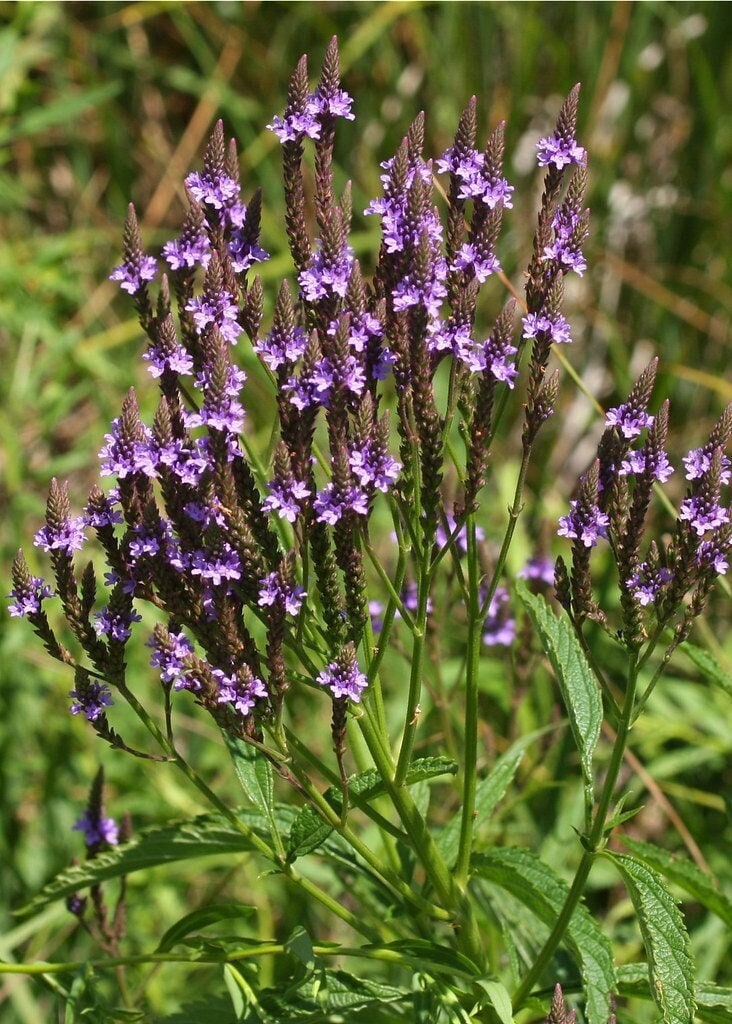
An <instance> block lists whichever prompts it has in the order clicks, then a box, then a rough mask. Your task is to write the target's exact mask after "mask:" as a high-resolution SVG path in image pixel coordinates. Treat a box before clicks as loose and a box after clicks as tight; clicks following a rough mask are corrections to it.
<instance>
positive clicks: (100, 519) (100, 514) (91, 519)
mask: <svg viewBox="0 0 732 1024" xmlns="http://www.w3.org/2000/svg"><path fill="white" fill-rule="evenodd" d="M115 505H116V500H113V499H112V496H111V495H107V497H106V498H104V499H102V500H100V503H99V505H97V506H95V507H94V508H93V509H92V508H91V507H90V506H89V505H87V507H86V508H85V509H84V523H85V525H86V526H91V527H93V528H94V529H96V530H101V529H103V528H104V527H106V526H119V525H120V523H123V522H124V516H123V515H122V513H121V512H120V511H119V509H116V508H115V507H114V506H115Z"/></svg>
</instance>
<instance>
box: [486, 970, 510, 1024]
mask: <svg viewBox="0 0 732 1024" xmlns="http://www.w3.org/2000/svg"><path fill="white" fill-rule="evenodd" d="M478 984H479V985H480V987H481V988H482V989H484V991H485V993H486V995H487V996H488V999H489V1000H490V1003H491V1006H492V1007H493V1009H494V1010H495V1011H496V1013H497V1015H498V1019H499V1020H500V1021H501V1024H514V1020H513V1007H512V1006H511V996H510V995H509V994H508V990H507V989H506V986H505V985H502V984H501V983H500V981H484V980H483V979H482V978H481V979H480V980H479V981H478Z"/></svg>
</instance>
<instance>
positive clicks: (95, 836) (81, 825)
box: [72, 810, 119, 847]
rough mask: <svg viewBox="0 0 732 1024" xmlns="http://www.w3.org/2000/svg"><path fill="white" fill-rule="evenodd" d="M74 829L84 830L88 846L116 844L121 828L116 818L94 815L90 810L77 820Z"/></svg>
mask: <svg viewBox="0 0 732 1024" xmlns="http://www.w3.org/2000/svg"><path fill="white" fill-rule="evenodd" d="M72 831H74V832H83V834H84V842H85V843H86V845H87V846H88V847H94V846H105V845H106V846H116V845H117V843H118V842H119V828H118V826H117V823H116V822H115V820H114V818H105V817H104V816H103V815H101V814H100V815H94V814H93V813H92V812H91V811H88V810H87V811H84V813H83V814H82V815H81V817H80V818H78V819H77V820H76V822H75V824H74V825H73V826H72Z"/></svg>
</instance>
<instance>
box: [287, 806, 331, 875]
mask: <svg viewBox="0 0 732 1024" xmlns="http://www.w3.org/2000/svg"><path fill="white" fill-rule="evenodd" d="M332 831H333V829H332V827H331V826H330V825H329V824H328V823H327V822H326V821H323V819H322V818H321V817H320V815H319V814H318V813H317V811H314V810H313V808H312V807H303V808H302V809H301V811H300V812H299V814H298V816H297V817H296V818H295V820H294V821H293V823H292V828H291V829H290V834H289V836H288V837H287V844H286V849H287V860H288V863H290V864H292V862H293V861H295V860H297V858H298V857H304V856H306V854H308V853H312V852H313V850H317V848H318V847H319V846H320V845H321V844H322V843H324V842H325V840H326V839H327V838H328V836H329V835H330V834H331V832H332Z"/></svg>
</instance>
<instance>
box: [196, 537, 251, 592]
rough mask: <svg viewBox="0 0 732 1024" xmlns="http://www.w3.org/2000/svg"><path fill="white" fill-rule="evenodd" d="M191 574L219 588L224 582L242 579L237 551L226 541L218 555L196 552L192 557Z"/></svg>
mask: <svg viewBox="0 0 732 1024" xmlns="http://www.w3.org/2000/svg"><path fill="white" fill-rule="evenodd" d="M191 573H192V574H193V575H194V576H200V577H201V579H204V580H208V582H209V583H211V584H213V586H215V587H219V586H221V584H222V583H223V582H224V580H238V579H241V562H240V561H239V556H238V555H237V553H236V551H234V549H233V548H232V547H231V545H230V544H228V543H227V542H226V541H224V543H223V544H222V545H221V549H220V551H218V552H216V553H214V552H210V551H208V552H207V551H201V550H199V551H194V552H193V555H192V556H191Z"/></svg>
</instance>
